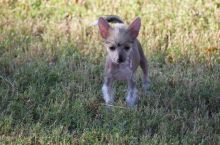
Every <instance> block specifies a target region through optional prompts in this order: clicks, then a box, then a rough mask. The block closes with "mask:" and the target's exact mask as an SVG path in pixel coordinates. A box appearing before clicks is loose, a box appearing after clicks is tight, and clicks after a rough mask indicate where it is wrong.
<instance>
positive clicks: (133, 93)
mask: <svg viewBox="0 0 220 145" xmlns="http://www.w3.org/2000/svg"><path fill="white" fill-rule="evenodd" d="M126 102H127V104H128V106H134V105H136V104H137V102H138V96H137V89H136V88H134V89H129V90H128V95H127V97H126Z"/></svg>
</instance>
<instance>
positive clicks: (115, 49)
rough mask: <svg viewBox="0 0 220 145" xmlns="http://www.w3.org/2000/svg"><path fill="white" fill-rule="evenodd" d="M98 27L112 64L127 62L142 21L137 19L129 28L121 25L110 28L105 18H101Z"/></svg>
mask: <svg viewBox="0 0 220 145" xmlns="http://www.w3.org/2000/svg"><path fill="white" fill-rule="evenodd" d="M98 26H99V31H100V34H101V36H102V38H103V39H104V40H105V41H104V45H105V47H106V49H107V52H108V54H109V56H110V59H111V60H112V62H114V63H117V64H118V63H123V62H125V61H126V60H127V58H128V56H129V55H130V53H131V52H132V49H133V48H132V46H133V45H132V44H133V42H134V40H135V39H136V38H137V36H138V33H139V30H140V26H141V19H140V18H139V17H138V18H136V19H135V20H134V21H133V22H132V23H131V24H130V25H129V26H127V25H125V24H121V23H118V24H115V25H114V26H110V25H109V24H108V22H107V21H106V20H105V19H104V18H102V17H100V18H99V20H98Z"/></svg>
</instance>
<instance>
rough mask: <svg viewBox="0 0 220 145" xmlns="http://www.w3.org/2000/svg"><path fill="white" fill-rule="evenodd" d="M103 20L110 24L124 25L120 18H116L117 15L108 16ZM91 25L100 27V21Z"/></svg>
mask: <svg viewBox="0 0 220 145" xmlns="http://www.w3.org/2000/svg"><path fill="white" fill-rule="evenodd" d="M103 18H104V19H105V20H106V21H107V22H109V23H124V22H123V21H122V19H121V18H120V17H119V16H115V15H108V16H104V17H103ZM90 25H91V26H96V25H98V20H96V21H94V22H92V23H91V24H90Z"/></svg>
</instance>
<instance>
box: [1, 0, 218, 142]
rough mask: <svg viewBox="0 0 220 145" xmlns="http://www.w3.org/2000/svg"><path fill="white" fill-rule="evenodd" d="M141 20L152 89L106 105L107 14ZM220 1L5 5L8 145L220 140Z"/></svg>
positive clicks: (8, 0) (6, 1)
mask: <svg viewBox="0 0 220 145" xmlns="http://www.w3.org/2000/svg"><path fill="white" fill-rule="evenodd" d="M109 14H114V15H119V16H120V17H121V18H123V19H124V20H125V21H126V22H128V23H129V22H131V21H132V20H133V19H134V18H135V17H136V16H140V17H141V19H142V27H141V33H140V35H139V39H140V41H141V43H142V45H143V48H144V51H145V54H146V55H147V57H148V59H149V66H150V71H149V72H150V79H151V87H150V89H149V90H148V92H147V94H144V93H142V92H143V90H142V86H141V73H140V70H139V71H138V73H137V83H138V89H139V94H140V96H141V106H140V110H139V111H138V110H136V109H130V108H127V107H126V106H125V103H124V95H125V91H124V90H125V89H126V85H125V83H116V84H114V86H115V88H116V87H117V92H116V103H115V104H114V105H115V107H112V109H111V111H107V110H106V109H105V107H104V105H103V103H104V102H103V99H102V94H101V86H102V82H103V65H104V60H105V58H104V56H105V50H103V47H102V43H101V38H100V36H99V34H98V29H97V27H90V26H89V24H90V23H91V22H92V21H94V20H96V19H97V18H98V17H99V16H102V15H109ZM219 72H220V3H219V1H217V0H207V1H202V0H199V1H195V0H185V1H181V0H175V1H164V0H155V1H125V0H120V1H117V2H114V3H113V2H112V1H101V0H97V1H92V0H86V1H75V2H72V1H58V0H52V1H41V0H31V1H27V0H24V1H17V0H3V1H0V144H156V145H157V144H184V145H188V144H201V145H205V144H220V75H219Z"/></svg>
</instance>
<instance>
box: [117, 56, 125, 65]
mask: <svg viewBox="0 0 220 145" xmlns="http://www.w3.org/2000/svg"><path fill="white" fill-rule="evenodd" d="M122 62H124V59H123V57H122V56H121V55H119V57H118V63H122Z"/></svg>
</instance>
